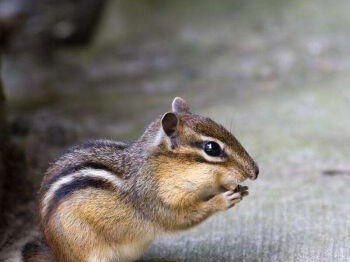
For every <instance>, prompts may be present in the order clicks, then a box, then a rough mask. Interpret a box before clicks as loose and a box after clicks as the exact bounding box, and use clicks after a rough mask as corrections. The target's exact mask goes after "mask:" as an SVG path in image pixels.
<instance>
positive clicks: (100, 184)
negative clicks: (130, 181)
mask: <svg viewBox="0 0 350 262" xmlns="http://www.w3.org/2000/svg"><path fill="white" fill-rule="evenodd" d="M89 187H90V188H97V189H103V190H113V189H114V186H113V185H112V184H111V183H110V182H108V181H106V180H104V179H102V178H94V177H88V176H85V177H77V178H74V180H73V181H71V182H70V183H67V184H63V185H62V186H61V187H60V188H59V189H57V190H56V192H55V194H54V196H53V198H52V199H51V200H50V202H49V204H48V208H47V211H46V214H45V221H47V219H48V218H50V216H51V214H52V212H53V211H54V210H55V209H56V208H57V207H58V206H59V205H60V203H61V202H62V200H64V199H65V198H67V197H69V196H70V195H72V194H73V193H75V192H76V191H79V190H82V189H86V188H89Z"/></svg>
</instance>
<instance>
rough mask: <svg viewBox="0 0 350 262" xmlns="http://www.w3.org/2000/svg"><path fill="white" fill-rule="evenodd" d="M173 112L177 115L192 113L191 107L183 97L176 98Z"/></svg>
mask: <svg viewBox="0 0 350 262" xmlns="http://www.w3.org/2000/svg"><path fill="white" fill-rule="evenodd" d="M172 110H173V112H175V113H186V112H189V111H190V107H189V106H188V104H187V103H186V101H185V100H183V99H182V98H181V97H175V98H174V100H173V103H172Z"/></svg>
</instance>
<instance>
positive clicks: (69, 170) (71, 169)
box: [42, 162, 114, 193]
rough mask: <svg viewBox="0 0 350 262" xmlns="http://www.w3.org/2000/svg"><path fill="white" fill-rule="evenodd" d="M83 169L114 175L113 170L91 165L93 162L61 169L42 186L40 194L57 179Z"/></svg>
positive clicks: (100, 165) (101, 165)
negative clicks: (102, 171)
mask: <svg viewBox="0 0 350 262" xmlns="http://www.w3.org/2000/svg"><path fill="white" fill-rule="evenodd" d="M85 168H92V169H99V170H105V171H109V172H111V173H113V174H114V172H113V170H111V169H110V168H109V167H108V166H106V165H103V164H99V163H93V162H87V163H83V164H80V165H77V166H73V167H68V168H66V169H63V170H62V171H61V172H60V173H57V174H54V175H53V176H52V177H51V178H50V179H49V180H48V181H47V182H46V183H45V185H44V187H43V190H42V192H44V193H45V192H46V191H47V190H48V189H49V188H50V186H51V185H52V184H53V183H55V182H57V181H58V180H59V179H61V178H62V177H65V176H68V175H70V174H72V173H75V172H78V171H80V170H82V169H85Z"/></svg>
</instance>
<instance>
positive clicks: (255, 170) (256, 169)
mask: <svg viewBox="0 0 350 262" xmlns="http://www.w3.org/2000/svg"><path fill="white" fill-rule="evenodd" d="M258 175H259V167H258V165H257V164H256V163H254V167H253V170H252V175H251V176H250V179H252V180H255V179H257V178H258Z"/></svg>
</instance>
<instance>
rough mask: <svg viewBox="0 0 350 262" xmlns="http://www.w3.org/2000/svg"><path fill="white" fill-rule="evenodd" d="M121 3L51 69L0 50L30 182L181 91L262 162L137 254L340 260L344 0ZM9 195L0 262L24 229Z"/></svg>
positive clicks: (344, 244)
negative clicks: (215, 203)
mask: <svg viewBox="0 0 350 262" xmlns="http://www.w3.org/2000/svg"><path fill="white" fill-rule="evenodd" d="M127 2H128V1H124V2H123V1H122V2H120V1H115V2H112V3H111V4H110V6H109V8H108V9H107V12H106V15H105V20H104V21H103V23H102V24H101V30H100V31H99V35H98V36H97V38H96V41H95V43H94V44H93V46H92V47H90V48H88V49H85V50H83V51H79V50H76V51H62V53H61V54H60V56H59V59H58V60H59V62H57V61H56V64H55V65H51V67H47V66H43V65H40V63H38V64H36V65H35V66H33V65H31V64H30V62H29V64H30V66H28V60H26V59H25V58H21V59H19V58H18V59H14V58H13V57H11V56H10V57H8V60H7V62H6V63H5V65H4V67H5V73H6V77H5V84H6V85H7V95H8V98H9V107H10V114H11V118H12V119H13V121H14V123H15V124H14V127H13V128H14V130H15V131H17V132H16V133H15V134H16V136H15V138H14V140H15V142H16V143H18V144H19V145H21V146H23V147H24V151H25V157H24V158H25V164H26V165H27V168H28V170H27V173H29V174H26V177H28V178H27V179H28V180H30V181H31V182H32V183H33V181H34V183H33V185H34V188H36V187H37V185H38V182H39V181H40V179H41V176H42V174H43V170H45V168H46V167H47V163H48V161H51V160H52V159H53V158H54V157H55V156H56V155H57V154H58V152H59V151H60V150H61V149H62V148H63V147H64V146H66V145H69V144H71V143H75V142H76V141H78V140H82V139H85V138H91V137H111V138H116V139H120V138H122V139H133V138H135V137H137V136H138V135H139V134H140V132H142V129H143V126H144V125H145V123H147V122H149V121H150V120H151V119H152V118H153V117H154V116H155V115H157V114H159V113H162V112H165V111H167V110H169V107H170V101H171V98H172V97H174V96H177V95H180V96H183V97H184V98H186V99H187V100H188V101H189V103H190V104H192V108H193V111H194V112H196V113H200V114H204V115H209V116H211V117H212V118H213V119H215V120H216V121H218V122H220V123H222V124H224V125H226V126H227V127H228V128H229V129H231V130H232V132H233V133H234V134H235V135H236V136H237V137H238V139H239V140H240V141H241V142H242V144H243V145H245V146H246V148H247V150H248V151H249V152H250V153H251V155H252V156H253V157H254V158H255V159H256V161H257V162H258V164H259V166H260V169H261V172H260V176H259V179H258V180H256V181H254V182H252V181H250V182H248V183H247V185H248V186H250V196H249V197H247V198H246V199H245V200H244V201H242V202H241V203H240V204H239V205H238V206H237V207H235V208H233V209H232V210H230V211H228V212H226V213H220V214H217V215H215V216H214V217H212V218H210V219H209V220H208V221H206V222H205V223H203V224H202V225H200V226H198V227H196V228H194V229H193V230H190V231H187V232H183V233H179V234H178V235H175V236H171V237H164V238H161V239H159V240H157V241H156V242H155V244H154V245H153V246H152V247H151V249H150V250H149V252H148V253H147V254H146V255H145V259H159V258H161V259H168V260H175V261H178V260H180V261H237V262H238V261H303V262H304V261H350V248H349V246H350V216H349V214H350V190H349V187H350V121H349V112H350V88H349V86H350V62H349V61H350V45H349V42H350V29H349V28H350V15H349V10H350V3H349V2H348V1H345V0H344V1H337V2H336V3H332V5H331V6H330V2H329V1H322V0H318V1H312V2H310V1H301V0H300V1H298V0H297V1H272V0H269V1H234V4H232V3H226V2H224V1H223V4H222V5H220V6H216V5H215V6H212V3H213V2H211V1H208V2H207V1H194V2H193V4H182V5H179V4H177V3H176V1H174V2H172V1H170V2H168V3H167V4H160V3H158V2H157V1H144V2H143V3H144V6H142V5H140V6H134V7H131V6H130V5H128V4H127ZM262 2H264V4H263V3H262ZM26 63H27V64H26ZM18 68H20V69H18ZM23 68H24V69H23ZM28 68H30V69H28ZM26 70H29V73H28V71H26ZM28 76H30V77H28ZM29 87H30V88H29ZM44 87H45V88H44ZM28 90H29V91H28ZM33 90H34V91H33ZM18 118H19V119H20V120H21V121H18ZM16 121H17V122H16ZM18 122H19V123H21V125H18ZM16 123H17V124H16ZM23 123H25V124H23ZM23 125H24V126H23ZM23 188H24V187H22V188H21V189H22V190H24V189H23ZM10 197H12V198H13V193H12V194H11V193H9V199H10ZM14 203H16V206H17V207H16V208H14V209H13V210H14V211H11V212H10V213H9V214H8V217H9V218H13V219H12V223H10V225H9V227H8V228H9V230H8V234H9V236H10V237H9V239H10V240H9V241H8V242H7V243H5V245H4V247H3V250H2V252H1V254H0V260H1V259H3V260H4V261H17V260H16V257H17V255H18V250H19V247H20V246H21V244H22V243H23V242H25V237H26V236H28V235H30V234H31V232H32V231H35V230H33V228H34V227H33V223H34V222H33V210H34V204H33V202H32V201H26V202H21V201H19V203H18V201H17V202H15V201H14ZM23 203H25V204H23Z"/></svg>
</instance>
